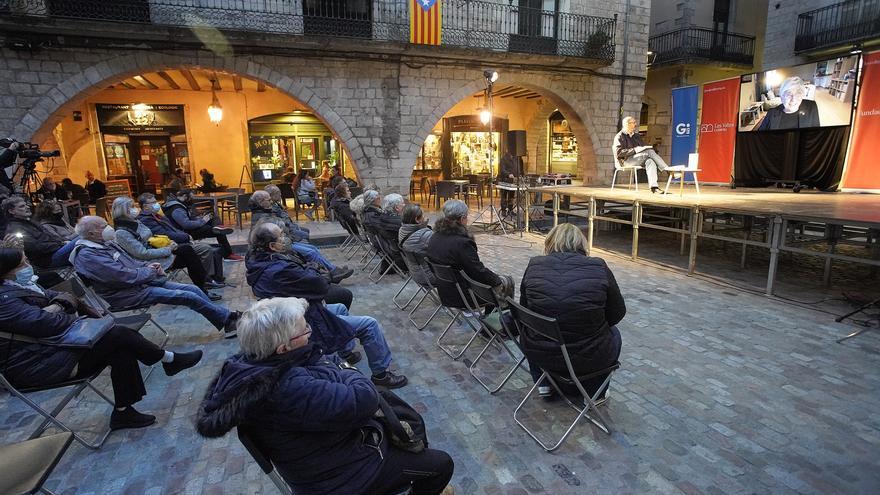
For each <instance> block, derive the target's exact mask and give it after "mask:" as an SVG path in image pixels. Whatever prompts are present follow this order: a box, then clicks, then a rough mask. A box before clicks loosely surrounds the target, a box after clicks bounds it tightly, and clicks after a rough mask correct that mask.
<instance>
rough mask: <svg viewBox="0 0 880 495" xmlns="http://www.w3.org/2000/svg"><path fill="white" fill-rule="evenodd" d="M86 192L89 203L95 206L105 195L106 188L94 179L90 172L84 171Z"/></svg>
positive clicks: (98, 180)
mask: <svg viewBox="0 0 880 495" xmlns="http://www.w3.org/2000/svg"><path fill="white" fill-rule="evenodd" d="M86 191H88V192H89V203H91V204H95V202H96V201H98V200H99V199H101V198H103V197H104V196H106V195H107V186H105V185H104V183H103V182H101V180H100V179H97V178H95V174H93V173H92V171H91V170H86Z"/></svg>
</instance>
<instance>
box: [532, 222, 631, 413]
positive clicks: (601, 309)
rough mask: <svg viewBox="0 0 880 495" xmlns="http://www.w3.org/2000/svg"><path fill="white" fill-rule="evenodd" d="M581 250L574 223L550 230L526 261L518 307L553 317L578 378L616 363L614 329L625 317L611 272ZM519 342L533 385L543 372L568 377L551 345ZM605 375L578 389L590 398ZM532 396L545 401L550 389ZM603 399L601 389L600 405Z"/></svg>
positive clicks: (539, 341) (537, 341) (540, 341)
mask: <svg viewBox="0 0 880 495" xmlns="http://www.w3.org/2000/svg"><path fill="white" fill-rule="evenodd" d="M586 246H587V240H586V238H584V234H583V232H581V229H580V228H578V227H576V226H575V225H572V224H570V223H563V224H560V225H557V226H556V227H553V229H552V230H551V231H550V233H549V234H548V235H547V238H546V240H545V241H544V256H535V257H533V258H532V259H531V260H529V265H528V267H527V268H526V271H525V274H524V275H523V278H522V283H521V284H520V299H519V302H520V304H522V305H523V306H525V307H527V308H529V309H531V310H532V311H534V312H536V313H539V314H541V315H544V316H547V317H550V318H556V320H557V321H558V322H559V329H560V330H561V331H562V334H563V337H564V338H565V343H566V347H567V348H568V353H569V357H570V359H571V364H572V367H573V368H574V371H575V373H576V374H577V375H579V376H582V375H587V374H590V373H593V372H595V371H599V370H602V369H605V368H607V367H609V366H611V365H613V364H614V363H615V362H617V359H618V358H619V357H620V346H621V338H620V332H619V331H618V330H617V327H616V326H615V325H617V324H618V323H620V321H621V320H622V319H623V317H624V315H625V314H626V304H625V303H624V301H623V296H622V295H621V293H620V288H619V287H618V286H617V281H616V280H615V279H614V274H613V273H611V269H610V268H608V265H607V264H606V263H605V261H604V260H602V259H601V258H595V257H591V256H588V255H587V254H586ZM520 338H521V343H520V345H521V347H522V350H523V353H524V354H525V355H526V356H527V357H528V360H529V369H530V370H531V373H532V377H533V378H534V379H535V381H537V380H538V379H539V378H540V377H541V374H542V373H543V371H547V372H550V373H554V374H557V375H560V376H564V377H566V378H567V377H568V376H569V373H568V368H567V367H566V364H565V360H564V359H563V356H562V354H561V353H559V352H558V351H559V346H558V345H557V344H554V343H551V342H548V341H546V340H543V339H541V338H536V339H534V340H533V339H530V338H528V337H527V336H525V335H521V336H520ZM542 370H543V371H542ZM606 377H607V375H603V376H599V377H596V378H591V379H590V380H588V381H586V382H584V383H583V385H584V389H585V390H586V391H587V392H588V393H589V394H590V395H591V396H592V395H594V394H595V393H596V391H597V390H598V388H599V387H600V386H601V385H602V382H604V381H605V378H606ZM563 392H565V393H569V391H566V390H563ZM571 392H573V393H577V390H576V389H574V388H573V389H572V390H571ZM538 393H539V394H541V395H542V396H544V397H548V396H550V395H552V393H553V391H552V389H551V387H550V386H549V383H548V382H546V381H545V382H544V383H543V385H541V386H539V387H538ZM604 397H605V392H604V391H603V392H602V395H601V399H602V401H604Z"/></svg>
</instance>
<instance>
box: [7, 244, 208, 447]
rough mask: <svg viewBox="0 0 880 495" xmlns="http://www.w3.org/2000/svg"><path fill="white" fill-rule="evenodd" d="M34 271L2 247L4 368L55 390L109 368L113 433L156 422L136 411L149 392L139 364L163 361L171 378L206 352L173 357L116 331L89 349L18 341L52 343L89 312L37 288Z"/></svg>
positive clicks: (15, 377) (22, 382)
mask: <svg viewBox="0 0 880 495" xmlns="http://www.w3.org/2000/svg"><path fill="white" fill-rule="evenodd" d="M33 278H34V277H33V268H32V267H31V266H30V265H29V264H28V261H27V257H26V256H24V254H23V253H22V251H21V250H19V249H9V248H0V328H2V331H3V332H4V333H5V334H11V335H12V337H13V338H12V339H10V338H8V337H6V336H5V335H3V334H0V348H2V349H3V352H2V353H0V356H2V358H0V368H2V369H3V374H4V376H6V378H7V379H9V381H10V382H11V383H12V385H13V386H15V387H38V386H47V385H52V384H53V383H59V382H64V381H67V380H70V379H75V378H84V377H88V376H90V375H92V374H93V373H95V372H97V371H99V370H102V369H104V368H105V367H106V366H110V382H111V383H112V386H113V396H114V403H115V404H116V407H115V409H114V410H113V413H112V414H111V415H110V428H111V429H113V430H119V429H123V428H142V427H145V426H149V425H151V424H153V423H155V422H156V417H155V416H152V415H149V414H142V413H140V412H138V411H137V410H135V408H134V404H135V403H137V402H138V401H140V400H141V399H142V398H143V397H144V396H145V395H146V393H147V391H146V389H145V388H144V382H143V379H142V378H141V371H140V367H139V366H138V362H140V363H143V364H145V365H147V366H150V365H153V364H155V363H158V362H159V361H162V367H163V368H164V369H165V374H166V375H168V376H172V375H175V374H177V373H179V372H180V371H183V370H185V369H187V368H190V367H192V366H195V365H196V363H198V362H199V360H200V359H201V358H202V351H192V352H169V351H165V350H162V349H160V348H159V347H157V346H156V345H155V344H153V343H152V342H150V341H149V340H147V339H145V338H144V337H142V336H141V335H140V334H139V333H137V332H135V331H134V330H131V329H129V328H126V327H122V326H114V327H113V328H111V329H110V331H109V332H108V333H107V334H105V335H104V336H103V337H101V339H100V340H98V341H97V342H96V343H95V345H94V346H93V347H92V348H90V349H71V348H63V347H57V346H50V345H46V344H40V343H28V342H22V341H21V340H15V339H14V337H15V336H19V337H27V338H30V339H48V338H52V337H57V336H59V335H62V334H64V333H65V332H66V331H67V329H68V328H69V327H70V326H71V325H73V323H74V322H75V321H76V320H77V318H78V314H77V312H78V311H81V312H83V313H84V314H83V316H87V315H88V313H89V310H88V308H84V307H83V305H82V303H81V302H80V301H78V300H77V299H76V297H74V296H73V295H71V294H67V293H59V292H55V291H52V290H47V289H43V288H41V287H40V286H38V285H36V284H34V283H33Z"/></svg>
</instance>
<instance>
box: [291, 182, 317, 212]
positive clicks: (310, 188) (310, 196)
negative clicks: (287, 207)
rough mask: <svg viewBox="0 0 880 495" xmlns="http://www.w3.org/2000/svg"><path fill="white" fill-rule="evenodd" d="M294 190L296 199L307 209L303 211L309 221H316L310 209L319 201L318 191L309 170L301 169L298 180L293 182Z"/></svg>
mask: <svg viewBox="0 0 880 495" xmlns="http://www.w3.org/2000/svg"><path fill="white" fill-rule="evenodd" d="M293 190H294V191H295V194H296V199H297V201H299V204H300V205H303V206H305V207H306V208H305V209H304V210H303V213H305V215H306V217H308V219H309V220H312V221H314V220H315V218H314V217H313V216H312V211H311V209H310V207H311V206H312V205H314V204H315V202H316V201H317V197H318V190H317V188H316V186H315V181H313V180H312V178H311V176H310V174H309V171H308V170H306V169H300V171H299V175H297V176H296V179H294V181H293Z"/></svg>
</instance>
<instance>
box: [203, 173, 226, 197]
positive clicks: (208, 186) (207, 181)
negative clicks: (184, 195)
mask: <svg viewBox="0 0 880 495" xmlns="http://www.w3.org/2000/svg"><path fill="white" fill-rule="evenodd" d="M199 175H200V176H201V177H202V186H201V187H200V188H199V190H201V191H202V192H203V193H212V192H217V191H221V190H223V189H224V188H225V186H221V185H219V184H217V182H216V181H214V174H212V173H211V172H208V169H206V168H203V169H201V170H199Z"/></svg>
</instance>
